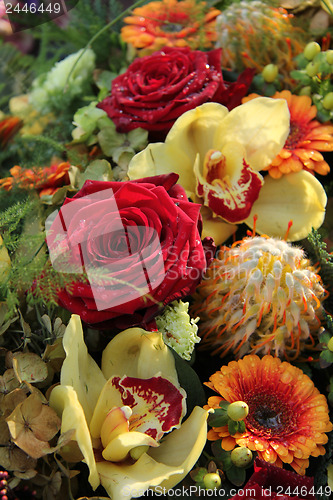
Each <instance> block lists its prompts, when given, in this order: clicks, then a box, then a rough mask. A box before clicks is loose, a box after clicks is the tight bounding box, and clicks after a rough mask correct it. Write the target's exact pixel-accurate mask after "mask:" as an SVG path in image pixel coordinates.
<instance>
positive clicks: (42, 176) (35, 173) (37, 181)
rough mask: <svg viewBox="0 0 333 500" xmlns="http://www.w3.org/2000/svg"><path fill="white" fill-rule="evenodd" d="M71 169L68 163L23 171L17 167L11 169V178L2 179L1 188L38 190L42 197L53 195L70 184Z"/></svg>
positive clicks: (0, 181) (7, 189) (8, 189)
mask: <svg viewBox="0 0 333 500" xmlns="http://www.w3.org/2000/svg"><path fill="white" fill-rule="evenodd" d="M69 167H70V164H69V163H68V162H62V163H59V164H55V165H51V166H50V167H44V168H43V167H33V168H31V169H23V168H21V167H19V166H18V165H15V166H14V167H13V168H11V169H10V174H11V177H5V178H3V179H0V188H3V189H5V190H6V191H10V190H11V189H12V188H13V187H14V186H17V187H19V188H20V189H28V190H29V189H36V190H37V191H38V192H39V195H40V196H43V195H45V194H49V195H52V194H54V193H55V192H56V191H57V189H58V188H59V187H60V186H65V185H66V184H69V182H70V181H69V175H68V170H69Z"/></svg>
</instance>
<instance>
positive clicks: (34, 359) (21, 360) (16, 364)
mask: <svg viewBox="0 0 333 500" xmlns="http://www.w3.org/2000/svg"><path fill="white" fill-rule="evenodd" d="M13 369H14V371H15V375H16V377H17V378H18V380H19V381H20V382H22V381H23V380H24V381H26V382H30V383H36V382H42V381H43V380H45V379H46V377H47V366H46V364H45V363H44V361H43V360H42V359H41V358H40V357H39V356H38V354H35V353H33V352H18V353H16V354H14V356H13Z"/></svg>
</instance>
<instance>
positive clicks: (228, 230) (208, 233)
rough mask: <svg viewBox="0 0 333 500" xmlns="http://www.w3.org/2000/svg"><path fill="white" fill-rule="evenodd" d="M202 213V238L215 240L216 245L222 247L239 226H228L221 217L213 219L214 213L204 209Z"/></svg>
mask: <svg viewBox="0 0 333 500" xmlns="http://www.w3.org/2000/svg"><path fill="white" fill-rule="evenodd" d="M201 213H202V236H201V237H202V238H206V237H207V238H209V237H211V238H213V239H214V242H215V244H216V245H221V244H222V243H223V242H224V241H226V240H227V239H228V238H230V236H232V235H233V234H234V233H235V232H236V230H237V226H236V225H235V224H228V223H227V222H225V221H224V220H223V219H221V217H212V212H211V211H210V210H208V208H206V207H203V209H202V210H201Z"/></svg>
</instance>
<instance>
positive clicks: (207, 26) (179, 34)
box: [121, 0, 221, 55]
mask: <svg viewBox="0 0 333 500" xmlns="http://www.w3.org/2000/svg"><path fill="white" fill-rule="evenodd" d="M220 13H221V12H220V11H219V10H217V9H215V8H210V9H209V8H208V7H206V3H205V2H199V3H198V2H196V1H195V0H182V1H177V0H162V1H156V2H150V3H148V4H147V5H144V6H143V7H138V8H136V9H134V10H133V15H131V16H128V17H125V19H124V22H125V23H127V26H124V27H123V28H122V30H121V36H122V38H123V40H124V41H125V42H127V43H130V44H132V45H133V46H134V47H135V48H136V49H139V51H140V55H148V54H152V53H153V52H155V51H156V50H159V49H161V48H162V47H164V46H167V47H184V46H189V47H191V48H192V49H197V48H201V47H202V46H204V47H205V48H209V47H211V46H212V44H213V42H215V40H216V37H217V34H216V32H215V21H216V17H217V16H218V15H219V14H220ZM199 19H200V22H198V20H199Z"/></svg>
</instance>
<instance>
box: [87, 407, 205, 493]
mask: <svg viewBox="0 0 333 500" xmlns="http://www.w3.org/2000/svg"><path fill="white" fill-rule="evenodd" d="M207 415H208V413H207V411H205V410H203V409H202V408H199V407H195V408H194V410H193V412H192V413H191V415H190V417H189V418H188V419H187V420H186V422H184V424H183V425H182V426H181V428H180V429H177V430H175V431H173V432H172V433H171V434H169V435H168V436H166V438H165V440H163V442H162V444H161V445H160V446H159V447H158V448H153V449H150V450H149V454H147V453H144V454H143V455H142V456H141V457H140V458H139V460H137V462H136V463H135V464H133V465H126V464H114V463H111V462H99V463H97V470H98V472H99V474H100V480H101V483H102V485H103V487H104V488H105V490H106V491H107V493H108V494H109V496H110V497H111V498H116V499H117V500H130V498H132V497H134V498H136V497H139V496H142V495H143V494H144V492H145V491H146V490H147V489H148V488H152V489H154V487H156V486H160V487H161V488H164V487H165V488H166V490H168V489H170V488H172V487H173V486H175V485H176V484H178V483H179V482H180V481H181V480H182V479H183V478H184V477H185V476H186V475H187V474H188V472H189V471H190V470H191V469H192V467H193V466H194V464H195V462H196V461H197V459H198V457H199V456H200V454H201V452H202V450H203V447H204V446H205V444H206V438H207V425H206V420H207ZM160 449H163V451H162V452H161V453H158V451H159V450H160Z"/></svg>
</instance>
